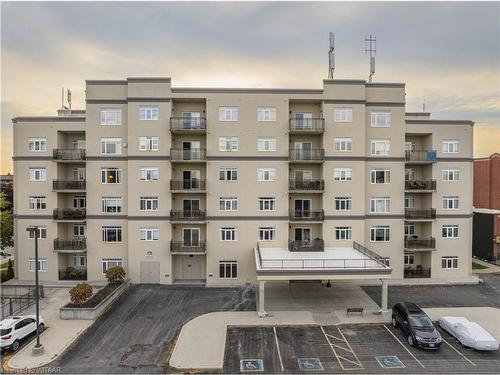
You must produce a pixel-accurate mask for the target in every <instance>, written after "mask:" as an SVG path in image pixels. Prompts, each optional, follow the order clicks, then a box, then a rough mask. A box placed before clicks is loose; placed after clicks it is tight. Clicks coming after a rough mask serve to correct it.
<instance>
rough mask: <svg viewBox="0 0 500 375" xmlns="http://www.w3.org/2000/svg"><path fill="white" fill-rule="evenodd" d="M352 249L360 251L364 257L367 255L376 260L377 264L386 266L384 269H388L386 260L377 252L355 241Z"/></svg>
mask: <svg viewBox="0 0 500 375" xmlns="http://www.w3.org/2000/svg"><path fill="white" fill-rule="evenodd" d="M352 248H353V249H354V250H357V251H359V252H360V253H363V254H364V255H366V256H367V257H369V258H370V259H372V260H374V261H375V262H377V263H378V264H380V265H382V266H384V267H387V264H386V262H385V260H386V258H384V257H381V256H380V255H378V254H377V253H376V252H374V251H372V250H370V249H368V248H366V247H364V246H363V245H361V244H360V243H357V242H356V241H353V243H352Z"/></svg>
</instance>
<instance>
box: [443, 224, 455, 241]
mask: <svg viewBox="0 0 500 375" xmlns="http://www.w3.org/2000/svg"><path fill="white" fill-rule="evenodd" d="M442 234H443V238H458V225H443V227H442Z"/></svg>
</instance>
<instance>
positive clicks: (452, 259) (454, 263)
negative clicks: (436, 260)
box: [441, 255, 458, 270]
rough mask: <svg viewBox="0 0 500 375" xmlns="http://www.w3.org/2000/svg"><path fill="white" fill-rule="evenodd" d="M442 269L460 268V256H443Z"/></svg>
mask: <svg viewBox="0 0 500 375" xmlns="http://www.w3.org/2000/svg"><path fill="white" fill-rule="evenodd" d="M441 269H443V270H456V269H458V256H457V255H445V256H442V257H441Z"/></svg>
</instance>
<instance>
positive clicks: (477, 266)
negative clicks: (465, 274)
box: [472, 262, 488, 270]
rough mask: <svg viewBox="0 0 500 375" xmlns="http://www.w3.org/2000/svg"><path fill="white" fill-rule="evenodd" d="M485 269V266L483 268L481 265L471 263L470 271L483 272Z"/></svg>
mask: <svg viewBox="0 0 500 375" xmlns="http://www.w3.org/2000/svg"><path fill="white" fill-rule="evenodd" d="M485 268H488V267H487V266H483V265H482V264H479V263H476V262H472V269H473V270H484V269H485Z"/></svg>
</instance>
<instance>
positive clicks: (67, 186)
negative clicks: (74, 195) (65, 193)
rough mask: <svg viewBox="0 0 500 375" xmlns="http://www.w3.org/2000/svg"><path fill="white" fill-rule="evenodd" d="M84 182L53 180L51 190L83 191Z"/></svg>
mask: <svg viewBox="0 0 500 375" xmlns="http://www.w3.org/2000/svg"><path fill="white" fill-rule="evenodd" d="M86 185H87V184H86V181H85V180H54V181H52V188H53V189H54V190H85V187H86Z"/></svg>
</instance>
